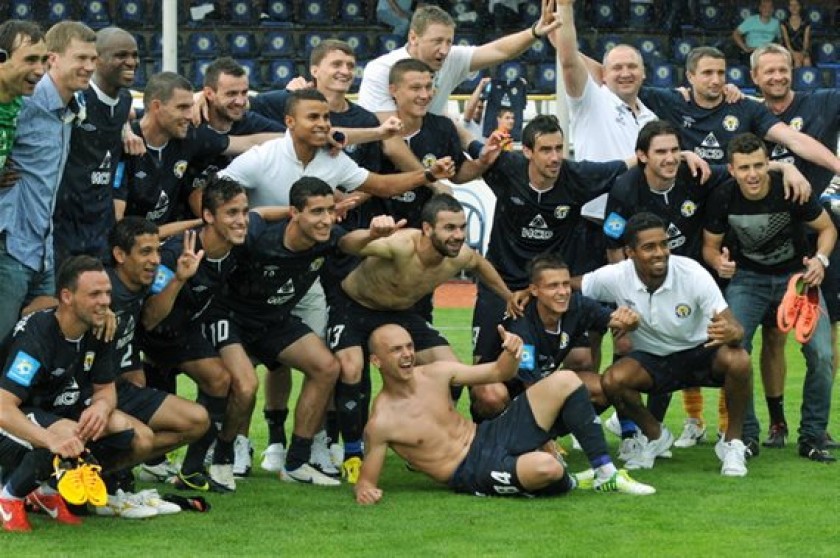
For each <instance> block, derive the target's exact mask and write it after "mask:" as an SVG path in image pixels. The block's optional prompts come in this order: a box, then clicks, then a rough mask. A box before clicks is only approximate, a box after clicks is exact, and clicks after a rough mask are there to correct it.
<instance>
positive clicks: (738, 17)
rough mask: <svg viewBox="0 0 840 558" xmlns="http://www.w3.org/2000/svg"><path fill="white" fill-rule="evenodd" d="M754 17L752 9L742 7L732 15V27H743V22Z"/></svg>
mask: <svg viewBox="0 0 840 558" xmlns="http://www.w3.org/2000/svg"><path fill="white" fill-rule="evenodd" d="M751 15H753V12H752V9H751V8H750V7H749V6H741V7H740V8H737V9H736V10H735V13H734V14H733V15H732V27H733V28H735V27H737V26H739V25H741V22H742V21H744V20H745V19H747V18H748V17H750V16H751Z"/></svg>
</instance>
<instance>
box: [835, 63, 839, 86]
mask: <svg viewBox="0 0 840 558" xmlns="http://www.w3.org/2000/svg"><path fill="white" fill-rule="evenodd" d="M834 88H835V89H840V66H838V67H837V68H834Z"/></svg>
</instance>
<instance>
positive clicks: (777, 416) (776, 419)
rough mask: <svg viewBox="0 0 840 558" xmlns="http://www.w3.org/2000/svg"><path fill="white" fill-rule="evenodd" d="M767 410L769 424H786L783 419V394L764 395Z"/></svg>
mask: <svg viewBox="0 0 840 558" xmlns="http://www.w3.org/2000/svg"><path fill="white" fill-rule="evenodd" d="M765 399H766V400H767V411H768V412H769V413H770V424H787V421H786V420H785V396H784V395H780V396H778V397H765Z"/></svg>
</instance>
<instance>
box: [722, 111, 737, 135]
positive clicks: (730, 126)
mask: <svg viewBox="0 0 840 558" xmlns="http://www.w3.org/2000/svg"><path fill="white" fill-rule="evenodd" d="M740 124H741V122H740V121H739V120H738V117H737V116H734V115H731V114H727V115H726V116H725V117H724V118H723V129H724V130H726V131H727V132H734V131H735V130H737V129H738V126H739V125H740Z"/></svg>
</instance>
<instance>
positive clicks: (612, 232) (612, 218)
mask: <svg viewBox="0 0 840 558" xmlns="http://www.w3.org/2000/svg"><path fill="white" fill-rule="evenodd" d="M626 226H627V220H626V219H625V218H624V217H622V216H621V215H619V214H618V213H616V212H615V211H613V212H612V213H610V214H609V216H608V217H607V218H606V219H605V220H604V234H605V235H607V236H608V237H610V238H612V239H614V240H619V239H620V238H621V235H623V234H624V227H626Z"/></svg>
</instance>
